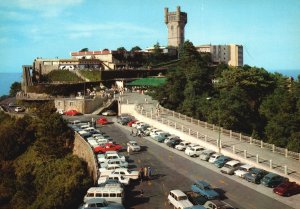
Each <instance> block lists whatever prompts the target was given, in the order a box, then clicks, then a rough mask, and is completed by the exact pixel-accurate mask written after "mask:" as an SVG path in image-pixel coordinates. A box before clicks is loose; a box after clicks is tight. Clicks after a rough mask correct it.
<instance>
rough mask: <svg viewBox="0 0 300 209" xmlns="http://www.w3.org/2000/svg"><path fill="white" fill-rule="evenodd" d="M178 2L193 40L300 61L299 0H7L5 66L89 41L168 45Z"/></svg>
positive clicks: (276, 62) (0, 50) (2, 42)
mask: <svg viewBox="0 0 300 209" xmlns="http://www.w3.org/2000/svg"><path fill="white" fill-rule="evenodd" d="M177 5H180V6H181V10H182V11H184V12H187V13H188V23H187V25H186V30H185V34H186V39H189V40H190V41H192V42H193V43H194V45H199V44H207V43H211V44H230V43H236V44H242V45H243V46H244V63H245V64H249V65H251V66H258V67H264V68H266V69H267V70H276V69H300V0H181V1H180V0H177V1H176V0H105V1H104V0H1V2H0V56H1V65H2V66H1V68H0V72H21V69H22V65H23V64H32V61H33V59H34V58H36V57H43V58H54V57H57V56H58V57H60V58H69V57H70V52H71V51H78V50H80V49H82V48H85V47H87V48H89V49H90V50H101V49H104V48H109V49H116V48H118V47H120V46H124V47H125V48H126V49H128V50H130V49H131V48H132V47H133V46H136V45H138V46H140V47H141V48H145V47H149V46H152V45H153V44H155V43H156V42H159V43H160V45H166V44H167V27H166V25H165V23H164V7H169V11H175V10H176V6H177Z"/></svg>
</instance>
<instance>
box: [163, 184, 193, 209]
mask: <svg viewBox="0 0 300 209" xmlns="http://www.w3.org/2000/svg"><path fill="white" fill-rule="evenodd" d="M168 202H169V204H170V205H173V206H174V208H178V209H184V208H187V207H192V206H193V204H192V203H191V202H190V201H189V200H188V197H187V195H186V194H185V193H183V191H181V190H178V189H176V190H171V191H170V192H169V195H168Z"/></svg>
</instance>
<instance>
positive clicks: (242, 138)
mask: <svg viewBox="0 0 300 209" xmlns="http://www.w3.org/2000/svg"><path fill="white" fill-rule="evenodd" d="M160 109H161V110H162V111H161V112H164V113H165V114H169V115H171V116H173V117H176V118H179V119H182V120H185V121H188V122H191V123H193V124H195V125H199V126H201V127H204V128H208V129H211V130H213V131H218V130H219V127H218V126H216V125H214V124H209V123H207V122H203V121H200V120H196V119H194V118H191V117H189V116H186V115H183V114H181V113H177V112H175V111H172V110H169V109H166V108H164V107H162V106H160ZM220 131H221V134H222V135H227V136H229V137H230V138H234V139H238V140H240V141H244V142H248V143H250V144H253V145H256V146H258V147H260V148H264V149H268V150H271V151H272V152H276V153H279V154H281V155H284V156H285V157H287V158H288V157H289V158H293V159H296V160H299V161H300V153H297V152H293V151H289V150H288V149H285V148H281V147H276V146H275V145H274V144H269V143H266V142H264V141H262V140H257V139H254V138H252V137H249V136H245V135H243V134H242V133H236V132H234V131H232V130H227V129H224V128H222V127H220Z"/></svg>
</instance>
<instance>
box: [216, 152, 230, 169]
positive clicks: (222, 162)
mask: <svg viewBox="0 0 300 209" xmlns="http://www.w3.org/2000/svg"><path fill="white" fill-rule="evenodd" d="M230 160H231V158H230V157H227V156H224V155H223V156H221V157H219V158H218V159H217V160H216V161H215V162H214V164H215V166H217V167H218V168H222V167H223V166H224V165H225V163H227V162H228V161H230Z"/></svg>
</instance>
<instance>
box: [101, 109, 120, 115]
mask: <svg viewBox="0 0 300 209" xmlns="http://www.w3.org/2000/svg"><path fill="white" fill-rule="evenodd" d="M102 115H105V116H114V115H117V113H116V112H114V111H112V110H107V111H105V112H103V113H102Z"/></svg>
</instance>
